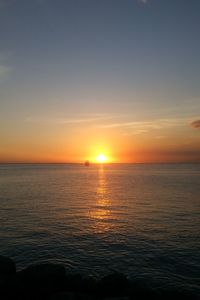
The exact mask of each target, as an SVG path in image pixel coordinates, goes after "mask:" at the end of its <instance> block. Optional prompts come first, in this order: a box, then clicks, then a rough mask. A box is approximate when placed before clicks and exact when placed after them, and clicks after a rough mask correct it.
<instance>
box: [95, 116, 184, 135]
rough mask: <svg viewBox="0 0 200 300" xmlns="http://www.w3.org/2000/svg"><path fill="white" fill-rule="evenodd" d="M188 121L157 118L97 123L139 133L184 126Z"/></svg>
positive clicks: (130, 132) (134, 133)
mask: <svg viewBox="0 0 200 300" xmlns="http://www.w3.org/2000/svg"><path fill="white" fill-rule="evenodd" d="M187 123H188V119H186V118H178V119H175V118H174V119H157V120H152V121H134V122H118V123H111V124H104V125H99V126H100V127H101V128H124V129H127V130H129V132H128V135H131V134H132V135H139V134H143V133H147V132H149V131H151V130H159V129H167V128H173V127H178V126H185V125H186V124H187Z"/></svg>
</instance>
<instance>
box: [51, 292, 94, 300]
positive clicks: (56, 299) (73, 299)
mask: <svg viewBox="0 0 200 300" xmlns="http://www.w3.org/2000/svg"><path fill="white" fill-rule="evenodd" d="M48 300H95V298H94V297H92V296H89V295H87V294H81V293H69V292H63V293H58V294H55V295H53V296H51V297H50V298H48Z"/></svg>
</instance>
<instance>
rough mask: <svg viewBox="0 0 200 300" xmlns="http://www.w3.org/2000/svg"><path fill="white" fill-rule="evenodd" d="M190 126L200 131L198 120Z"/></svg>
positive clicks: (199, 121)
mask: <svg viewBox="0 0 200 300" xmlns="http://www.w3.org/2000/svg"><path fill="white" fill-rule="evenodd" d="M191 126H192V127H193V128H196V129H200V120H196V121H194V122H192V123H191Z"/></svg>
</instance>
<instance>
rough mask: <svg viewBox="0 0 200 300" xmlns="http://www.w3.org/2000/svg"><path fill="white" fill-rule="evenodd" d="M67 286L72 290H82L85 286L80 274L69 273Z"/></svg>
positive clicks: (67, 288)
mask: <svg viewBox="0 0 200 300" xmlns="http://www.w3.org/2000/svg"><path fill="white" fill-rule="evenodd" d="M65 288H66V290H67V291H70V292H80V291H81V290H82V288H83V278H82V276H81V275H80V274H67V276H66V285H65Z"/></svg>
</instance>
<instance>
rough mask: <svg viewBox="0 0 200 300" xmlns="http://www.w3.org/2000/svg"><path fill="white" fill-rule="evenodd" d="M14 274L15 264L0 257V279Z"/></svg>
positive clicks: (8, 259) (6, 258)
mask: <svg viewBox="0 0 200 300" xmlns="http://www.w3.org/2000/svg"><path fill="white" fill-rule="evenodd" d="M15 273H16V267H15V262H14V261H13V260H12V259H10V258H8V257H5V256H1V255H0V278H5V277H8V276H12V275H14V274H15Z"/></svg>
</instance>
